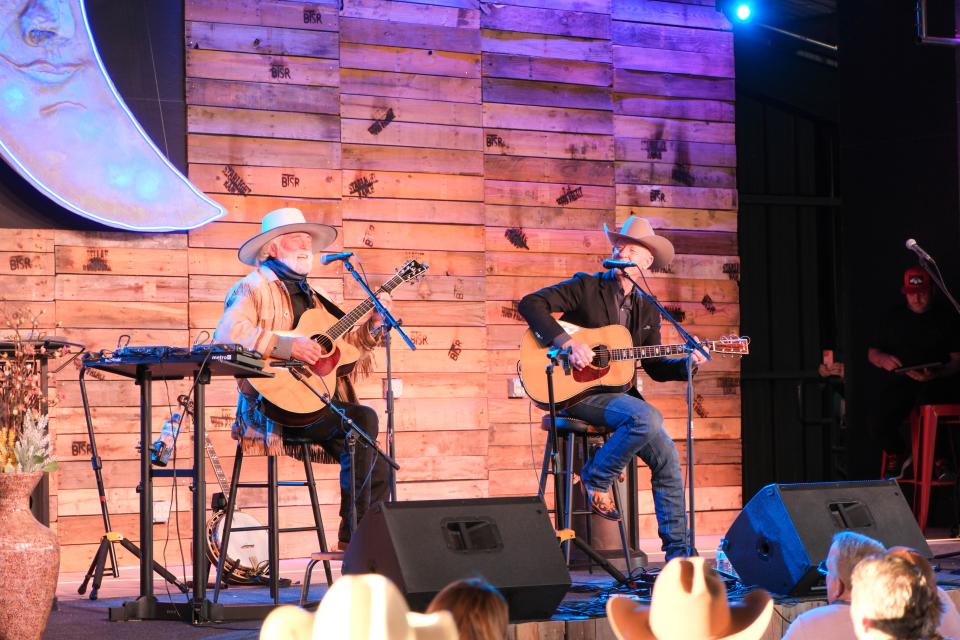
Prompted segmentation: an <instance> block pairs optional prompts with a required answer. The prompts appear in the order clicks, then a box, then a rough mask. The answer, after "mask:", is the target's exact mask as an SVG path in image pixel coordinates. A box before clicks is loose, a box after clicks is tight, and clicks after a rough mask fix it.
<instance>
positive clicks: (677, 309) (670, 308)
mask: <svg viewBox="0 0 960 640" xmlns="http://www.w3.org/2000/svg"><path fill="white" fill-rule="evenodd" d="M663 308H664V309H666V310H667V313H669V314H670V315H671V316H673V319H674V320H676V321H677V322H683V321H684V320H686V319H687V312H686V311H684V310H683V307H681V306H680V305H678V304H674V305H665V306H664V307H663Z"/></svg>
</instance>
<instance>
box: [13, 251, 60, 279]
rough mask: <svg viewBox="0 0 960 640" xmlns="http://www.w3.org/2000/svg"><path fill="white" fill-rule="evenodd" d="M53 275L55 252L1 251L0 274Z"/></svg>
mask: <svg viewBox="0 0 960 640" xmlns="http://www.w3.org/2000/svg"><path fill="white" fill-rule="evenodd" d="M14 273H15V274H17V275H28V274H29V275H34V276H50V275H53V253H37V252H29V253H28V252H24V251H0V274H14Z"/></svg>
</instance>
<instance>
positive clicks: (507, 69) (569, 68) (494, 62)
mask: <svg viewBox="0 0 960 640" xmlns="http://www.w3.org/2000/svg"><path fill="white" fill-rule="evenodd" d="M481 63H482V65H483V76H484V77H485V78H512V79H514V80H539V81H542V82H565V83H571V84H588V85H593V86H597V87H609V86H610V84H611V83H612V82H613V68H612V67H611V65H610V63H609V61H606V62H584V61H581V60H554V59H550V58H540V57H537V56H520V55H509V54H501V53H488V52H484V53H483V58H482V61H481Z"/></svg>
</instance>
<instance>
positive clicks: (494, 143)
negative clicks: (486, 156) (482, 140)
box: [487, 133, 507, 149]
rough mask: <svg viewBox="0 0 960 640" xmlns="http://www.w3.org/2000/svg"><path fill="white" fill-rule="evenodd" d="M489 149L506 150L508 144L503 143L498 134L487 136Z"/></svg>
mask: <svg viewBox="0 0 960 640" xmlns="http://www.w3.org/2000/svg"><path fill="white" fill-rule="evenodd" d="M487 147H488V148H489V147H496V148H498V149H506V148H507V143H506V142H504V141H503V138H501V137H500V135H499V134H496V133H488V134H487Z"/></svg>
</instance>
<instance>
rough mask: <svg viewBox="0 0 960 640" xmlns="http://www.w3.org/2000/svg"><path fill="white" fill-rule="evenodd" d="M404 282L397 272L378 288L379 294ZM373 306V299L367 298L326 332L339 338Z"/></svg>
mask: <svg viewBox="0 0 960 640" xmlns="http://www.w3.org/2000/svg"><path fill="white" fill-rule="evenodd" d="M402 283H403V277H402V276H401V275H400V274H397V275H395V276H393V277H392V278H390V279H389V280H387V281H386V282H385V283H384V284H383V286H381V287H380V288H379V289H377V294H378V295H379V294H381V293H390V292H391V291H393V290H394V289H396V288H397V287H398V286H400V285H401V284H402ZM372 308H373V301H371V300H370V299H369V298H367V299H366V300H364V301H363V302H361V303H360V304H358V305H357V306H356V307H354V308H353V310H352V311H351V312H350V313H348V314H346V315H345V316H343V317H342V318H340V319H339V320H337V321H336V323H334V324H333V325H332V326H331V327H330V328H329V329H328V330H327V333H326V335H327V337H329V338H330V339H331V340H338V339H339V338H340V336H342V335H343V334H345V333H346V332H347V331H349V330H350V328H351V327H352V326H353V325H354V324H356V322H357V320H359V319H360V318H362V317H363V316H364V314H366V313H367V312H368V311H370V309H372Z"/></svg>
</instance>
